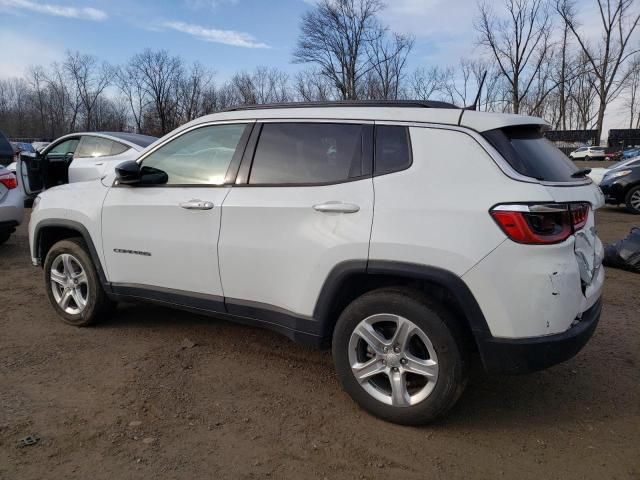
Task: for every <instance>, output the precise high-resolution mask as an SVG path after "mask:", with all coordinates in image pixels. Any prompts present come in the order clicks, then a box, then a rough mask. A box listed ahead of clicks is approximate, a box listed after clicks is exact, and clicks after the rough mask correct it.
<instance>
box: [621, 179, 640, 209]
mask: <svg viewBox="0 0 640 480" xmlns="http://www.w3.org/2000/svg"><path fill="white" fill-rule="evenodd" d="M624 202H625V203H626V204H627V210H629V211H630V212H631V213H635V214H636V215H640V185H637V186H635V187H633V188H632V189H631V190H629V191H628V192H627V195H626V197H625V200H624Z"/></svg>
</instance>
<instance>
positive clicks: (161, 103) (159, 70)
mask: <svg viewBox="0 0 640 480" xmlns="http://www.w3.org/2000/svg"><path fill="white" fill-rule="evenodd" d="M129 64H130V65H131V66H132V67H133V68H134V69H136V70H137V74H138V75H140V81H141V82H142V86H143V89H144V92H145V95H148V97H149V100H150V106H151V108H152V110H153V115H152V114H151V112H148V111H145V112H144V113H145V114H144V115H143V119H142V124H143V125H148V129H147V131H149V129H151V130H152V131H153V132H152V133H157V134H160V135H164V134H165V133H168V132H170V131H171V130H173V129H174V128H175V127H176V126H177V125H178V121H177V115H176V114H177V111H178V100H177V93H178V87H179V84H180V80H181V78H182V76H183V73H184V67H183V62H182V59H181V58H180V57H177V56H170V55H169V52H167V51H166V50H159V51H153V50H151V49H146V50H145V51H144V52H142V53H139V54H137V55H135V56H134V57H133V58H132V59H131V61H130V63H129ZM154 118H155V120H154ZM153 124H156V126H153ZM143 129H146V127H143Z"/></svg>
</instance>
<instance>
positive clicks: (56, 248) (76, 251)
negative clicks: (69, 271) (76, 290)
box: [44, 238, 116, 327]
mask: <svg viewBox="0 0 640 480" xmlns="http://www.w3.org/2000/svg"><path fill="white" fill-rule="evenodd" d="M62 254H71V255H72V256H73V257H74V261H77V263H79V264H80V265H81V267H82V269H83V270H84V272H85V274H86V277H87V281H86V284H87V286H88V289H87V300H86V306H85V307H84V309H83V310H82V311H81V312H80V313H77V314H71V313H68V312H66V311H65V310H64V309H62V308H61V307H60V305H58V302H57V301H56V299H55V296H54V293H53V287H52V285H51V283H52V282H51V268H52V265H53V263H54V261H55V260H56V259H57V258H58V257H59V256H60V255H62ZM44 280H45V288H46V291H47V296H48V297H49V301H50V302H51V305H52V306H53V308H54V310H55V311H56V313H57V314H58V315H59V316H60V318H62V320H63V321H64V322H65V323H68V324H69V325H74V326H76V327H86V326H89V325H92V324H95V323H97V322H98V321H100V320H102V319H104V318H106V317H108V316H109V315H110V314H111V313H112V312H113V310H114V308H115V306H116V304H115V302H113V301H112V300H110V299H109V297H108V296H107V294H106V293H105V291H104V289H103V288H102V283H101V282H100V278H99V277H98V273H97V272H96V268H95V265H94V264H93V261H92V260H91V257H90V255H89V253H88V249H87V246H86V244H85V242H84V240H82V239H81V238H69V239H67V240H61V241H59V242H57V243H56V244H54V245H53V247H51V249H50V250H49V252H48V253H47V258H46V259H45V262H44Z"/></svg>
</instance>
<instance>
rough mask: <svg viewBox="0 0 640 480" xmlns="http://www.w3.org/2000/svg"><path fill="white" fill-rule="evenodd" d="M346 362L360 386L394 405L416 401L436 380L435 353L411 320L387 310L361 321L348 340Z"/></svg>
mask: <svg viewBox="0 0 640 480" xmlns="http://www.w3.org/2000/svg"><path fill="white" fill-rule="evenodd" d="M349 364H350V365H351V371H352V373H353V375H354V377H355V378H356V380H357V381H358V383H359V384H360V385H361V386H362V388H363V389H364V390H365V391H366V392H367V393H368V394H369V395H371V396H372V397H373V398H375V399H376V400H379V401H380V402H383V403H385V404H387V405H392V406H394V407H409V406H412V405H416V404H417V403H420V402H421V401H423V400H424V399H425V398H427V397H428V396H429V395H430V394H431V392H432V391H433V389H434V387H435V385H436V382H437V380H438V370H439V366H438V356H437V355H436V352H435V349H434V348H433V344H432V343H431V340H430V339H429V337H428V336H427V335H426V334H425V332H424V331H422V329H420V328H419V327H418V326H417V325H416V324H415V323H413V322H412V321H410V320H408V319H406V318H404V317H401V316H399V315H393V314H388V313H383V314H376V315H372V316H370V317H367V318H365V319H364V320H362V321H361V322H360V323H359V324H358V325H357V326H356V328H355V329H354V330H353V333H352V334H351V337H350V339H349Z"/></svg>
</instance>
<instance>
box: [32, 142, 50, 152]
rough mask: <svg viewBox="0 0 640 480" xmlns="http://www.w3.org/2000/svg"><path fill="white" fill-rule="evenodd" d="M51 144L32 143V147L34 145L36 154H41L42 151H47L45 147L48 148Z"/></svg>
mask: <svg viewBox="0 0 640 480" xmlns="http://www.w3.org/2000/svg"><path fill="white" fill-rule="evenodd" d="M50 144H51V142H32V143H31V145H33V148H34V149H35V150H36V152H41V151H42V150H44V149H45V147H47V146H48V145H50Z"/></svg>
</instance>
